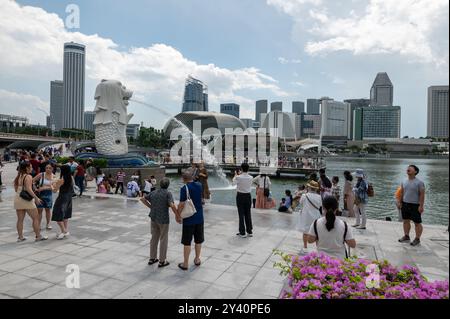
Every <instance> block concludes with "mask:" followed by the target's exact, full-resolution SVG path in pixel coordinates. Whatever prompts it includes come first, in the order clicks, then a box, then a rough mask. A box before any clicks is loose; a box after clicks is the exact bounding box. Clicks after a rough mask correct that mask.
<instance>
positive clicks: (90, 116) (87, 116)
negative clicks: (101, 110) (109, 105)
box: [83, 111, 95, 132]
mask: <svg viewBox="0 0 450 319" xmlns="http://www.w3.org/2000/svg"><path fill="white" fill-rule="evenodd" d="M94 120H95V112H93V111H86V112H84V120H83V121H84V125H83V127H84V129H85V130H86V131H89V132H94V131H95V127H94Z"/></svg>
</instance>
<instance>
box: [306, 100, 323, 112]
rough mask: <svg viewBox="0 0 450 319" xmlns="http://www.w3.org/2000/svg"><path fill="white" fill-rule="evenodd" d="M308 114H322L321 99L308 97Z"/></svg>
mask: <svg viewBox="0 0 450 319" xmlns="http://www.w3.org/2000/svg"><path fill="white" fill-rule="evenodd" d="M306 114H316V115H317V114H320V100H319V99H307V100H306Z"/></svg>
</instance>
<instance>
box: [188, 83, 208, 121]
mask: <svg viewBox="0 0 450 319" xmlns="http://www.w3.org/2000/svg"><path fill="white" fill-rule="evenodd" d="M190 111H205V112H207V111H208V87H207V86H206V84H204V83H203V82H202V81H200V80H197V79H194V78H193V77H192V76H188V78H187V79H186V83H185V86H184V98H183V108H182V112H190Z"/></svg>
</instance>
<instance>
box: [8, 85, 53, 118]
mask: <svg viewBox="0 0 450 319" xmlns="http://www.w3.org/2000/svg"><path fill="white" fill-rule="evenodd" d="M0 110H1V112H0V113H2V114H7V115H21V116H26V117H28V119H29V120H30V122H31V123H34V124H37V123H40V124H43V125H45V121H39V120H37V118H40V119H42V116H44V118H45V114H48V112H49V104H48V102H46V101H43V100H41V99H40V98H39V97H37V96H34V95H30V94H23V93H17V92H11V91H7V90H3V89H0Z"/></svg>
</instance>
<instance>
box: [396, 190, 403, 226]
mask: <svg viewBox="0 0 450 319" xmlns="http://www.w3.org/2000/svg"><path fill="white" fill-rule="evenodd" d="M402 198H403V194H402V188H401V187H400V186H399V187H398V188H397V190H396V191H395V204H396V205H397V211H398V221H399V222H401V221H403V217H402V210H401V209H400V208H399V207H400V204H401V202H402Z"/></svg>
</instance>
